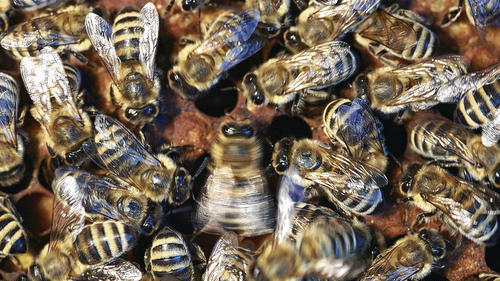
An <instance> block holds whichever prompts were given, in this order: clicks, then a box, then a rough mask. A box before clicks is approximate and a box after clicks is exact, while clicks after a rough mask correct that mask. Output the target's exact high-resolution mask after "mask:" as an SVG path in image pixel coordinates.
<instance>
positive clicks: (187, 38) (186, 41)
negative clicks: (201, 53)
mask: <svg viewBox="0 0 500 281" xmlns="http://www.w3.org/2000/svg"><path fill="white" fill-rule="evenodd" d="M178 43H179V45H181V46H186V45H190V44H194V43H196V40H195V39H194V38H190V36H182V37H181V38H179V41H178Z"/></svg>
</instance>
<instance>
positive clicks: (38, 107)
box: [21, 47, 92, 165]
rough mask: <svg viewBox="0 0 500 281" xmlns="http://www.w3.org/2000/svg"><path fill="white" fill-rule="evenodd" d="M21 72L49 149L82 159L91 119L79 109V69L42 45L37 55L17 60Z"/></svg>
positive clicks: (69, 159)
mask: <svg viewBox="0 0 500 281" xmlns="http://www.w3.org/2000/svg"><path fill="white" fill-rule="evenodd" d="M21 75H22V77H23V81H24V84H25V86H26V89H27V91H28V94H29V96H30V98H31V100H32V101H33V104H34V106H33V107H32V108H31V110H30V112H31V115H32V116H33V118H35V120H36V121H38V123H40V125H41V126H42V130H43V132H44V135H45V140H46V145H47V149H48V151H49V153H50V154H51V155H52V156H60V157H62V158H63V159H64V160H65V161H66V162H67V163H70V164H74V165H79V164H80V163H82V162H83V161H84V160H85V159H86V157H85V154H84V153H83V151H82V150H81V145H82V143H83V142H84V141H86V140H88V139H89V138H90V137H91V135H92V121H91V120H90V117H89V115H88V114H87V113H86V112H85V111H84V110H83V109H82V102H83V101H82V98H81V93H78V91H79V87H80V73H79V71H78V70H77V69H76V68H75V67H73V66H71V65H63V63H62V61H61V58H60V57H59V55H58V54H57V53H56V52H55V51H54V50H53V49H52V48H51V47H45V48H44V49H43V50H42V52H41V53H40V55H38V56H36V57H24V58H23V59H22V60H21Z"/></svg>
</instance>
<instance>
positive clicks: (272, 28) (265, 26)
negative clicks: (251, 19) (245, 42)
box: [257, 22, 281, 38]
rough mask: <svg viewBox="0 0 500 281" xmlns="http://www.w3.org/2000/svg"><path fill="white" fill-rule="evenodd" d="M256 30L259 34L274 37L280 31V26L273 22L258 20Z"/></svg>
mask: <svg viewBox="0 0 500 281" xmlns="http://www.w3.org/2000/svg"><path fill="white" fill-rule="evenodd" d="M257 30H258V32H259V34H261V35H263V36H265V37H267V38H273V37H276V36H277V35H278V34H279V33H280V31H281V26H280V25H278V24H274V23H263V22H260V23H259V25H258V26H257Z"/></svg>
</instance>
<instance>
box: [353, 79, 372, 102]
mask: <svg viewBox="0 0 500 281" xmlns="http://www.w3.org/2000/svg"><path fill="white" fill-rule="evenodd" d="M353 87H354V93H355V94H356V96H357V97H359V98H361V99H363V100H365V101H367V102H368V93H369V92H370V84H369V81H368V77H367V76H366V75H365V74H363V73H362V74H359V75H358V76H356V78H355V79H354V83H353Z"/></svg>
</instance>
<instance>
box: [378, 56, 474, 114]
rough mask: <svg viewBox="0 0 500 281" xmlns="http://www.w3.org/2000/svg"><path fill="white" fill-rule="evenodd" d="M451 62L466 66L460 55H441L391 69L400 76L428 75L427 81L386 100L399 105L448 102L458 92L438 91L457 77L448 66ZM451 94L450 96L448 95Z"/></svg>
mask: <svg viewBox="0 0 500 281" xmlns="http://www.w3.org/2000/svg"><path fill="white" fill-rule="evenodd" d="M450 63H453V64H455V65H456V66H460V67H461V68H463V69H465V68H466V65H467V63H466V60H465V58H464V57H462V56H454V55H450V56H443V57H439V58H433V59H430V60H426V61H424V62H421V63H417V64H412V65H409V66H406V67H401V68H397V69H393V70H392V71H391V72H392V73H393V74H394V75H396V76H400V77H409V78H410V79H411V78H412V77H422V76H424V77H426V76H427V77H430V79H429V81H426V82H425V83H421V84H417V85H415V86H413V87H411V88H410V89H408V90H407V91H405V92H403V93H402V94H401V95H399V96H395V97H393V98H392V99H389V100H388V101H387V105H389V106H400V105H410V104H418V103H421V102H432V101H435V102H449V101H450V100H455V99H457V98H459V97H460V93H454V92H451V91H442V92H439V90H440V88H441V87H443V88H445V87H446V85H449V84H451V83H452V82H453V81H454V79H456V78H457V76H458V75H457V74H456V73H454V72H453V70H452V69H451V68H450V67H449V66H448V64H450ZM449 95H452V96H449Z"/></svg>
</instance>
